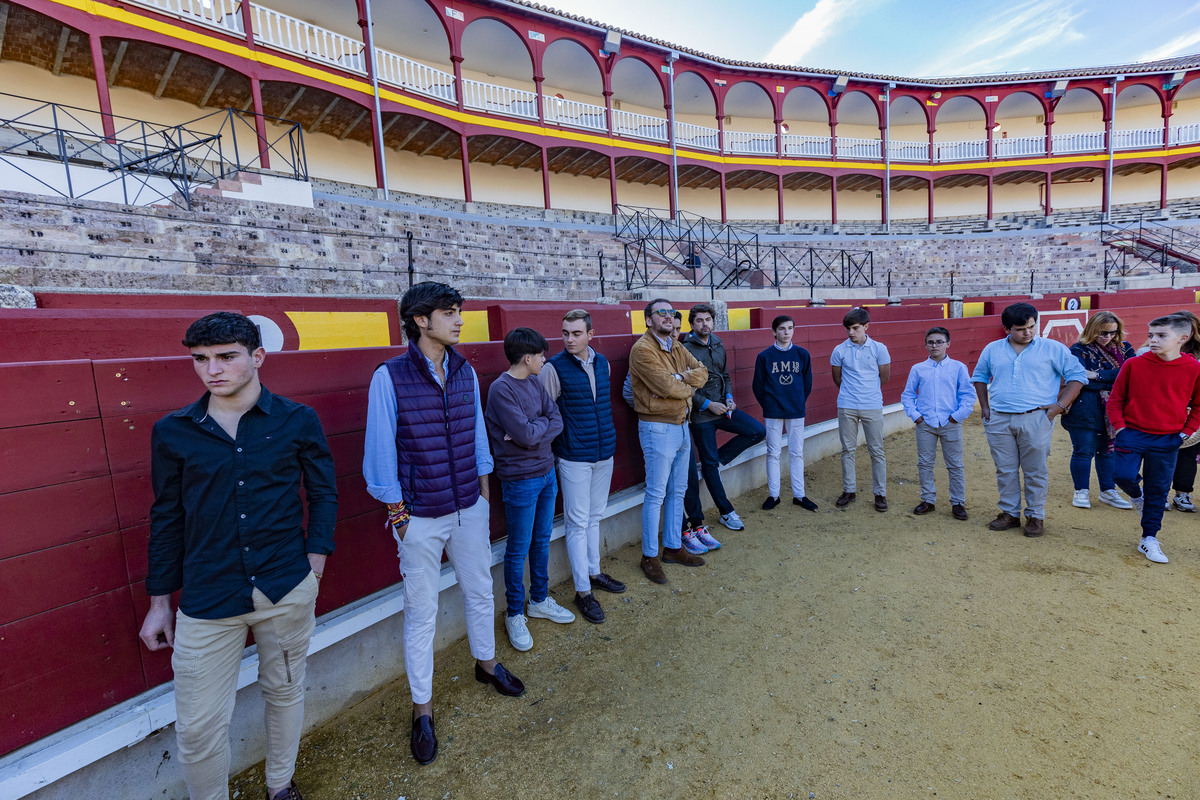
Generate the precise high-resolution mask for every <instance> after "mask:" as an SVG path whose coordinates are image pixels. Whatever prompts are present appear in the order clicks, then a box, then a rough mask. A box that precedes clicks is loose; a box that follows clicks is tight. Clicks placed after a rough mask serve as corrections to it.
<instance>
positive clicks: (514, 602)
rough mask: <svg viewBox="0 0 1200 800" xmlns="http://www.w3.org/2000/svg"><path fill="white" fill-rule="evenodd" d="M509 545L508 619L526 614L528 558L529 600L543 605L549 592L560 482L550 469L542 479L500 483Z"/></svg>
mask: <svg viewBox="0 0 1200 800" xmlns="http://www.w3.org/2000/svg"><path fill="white" fill-rule="evenodd" d="M500 489H501V492H502V493H503V495H504V519H505V521H506V522H507V523H508V542H507V543H506V544H505V547H504V600H505V602H506V603H507V605H508V616H510V617H515V616H516V615H517V614H524V613H525V559H526V558H528V559H529V600H530V602H533V603H540V602H542V601H543V600H545V599H546V595H547V594H548V593H549V591H550V578H549V573H548V572H547V567H546V565H547V562H548V561H549V560H550V533H551V531H552V530H553V529H554V499H555V498H556V497H558V483H557V481H556V475H555V472H554V468H553V467H551V468H550V471H549V472H547V473H546V474H545V475H543V476H542V477H540V478H524V479H522V480H519V481H500Z"/></svg>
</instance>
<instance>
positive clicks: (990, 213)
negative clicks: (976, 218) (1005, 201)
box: [987, 175, 993, 222]
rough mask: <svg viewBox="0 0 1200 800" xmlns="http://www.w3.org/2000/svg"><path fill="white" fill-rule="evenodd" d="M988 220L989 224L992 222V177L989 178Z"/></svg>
mask: <svg viewBox="0 0 1200 800" xmlns="http://www.w3.org/2000/svg"><path fill="white" fill-rule="evenodd" d="M987 179H988V182H987V218H988V222H991V221H992V180H993V178H992V176H991V175H988V176H987Z"/></svg>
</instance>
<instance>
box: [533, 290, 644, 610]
mask: <svg viewBox="0 0 1200 800" xmlns="http://www.w3.org/2000/svg"><path fill="white" fill-rule="evenodd" d="M594 334H595V331H594V330H592V315H591V314H589V313H587V312H586V311H584V310H583V309H582V308H577V309H575V310H573V311H568V312H567V313H566V316H564V317H563V321H562V339H563V351H562V352H561V353H559V354H558V355H556V356H553V357H552V358H551V359H550V360H549V361H547V362H546V365H545V366H543V367H542V374H541V376H540V377H541V381H542V388H543V389H545V390H546V393H547V394H548V395H550V399H551V400H554V401H555V402H556V403H558V410H559V413H560V414H561V415H562V420H563V431H562V433H561V434H560V435H559V436H558V438H556V439H555V440H554V443H553V445H552V447H553V449H554V457H555V464H556V466H557V469H558V480H559V483H560V484H561V485H562V499H563V518H564V521H565V523H566V541H567V558H568V560H569V561H570V562H571V578H572V579H573V580H574V582H575V605H576V606H577V607H578V608H579V613H581V614H583V618H584V619H586V620H587V621H588V622H594V623H601V622H604V609H602V608H601V607H600V601H598V600H597V599H596V597H595V595H594V594H593V593H592V590H593V589H602V590H604V591H606V592H613V593H614V594H620V593H621V592H623V591H625V584H623V583H621V582H620V581H619V580H616V579H615V578H613V577H612V576H611V575H606V574H605V573H603V572H601V571H600V519H601V518H602V517H603V516H604V511H605V509H606V508H608V489H609V486H610V484H611V483H612V474H613V454H614V453H615V452H616V450H617V431H616V428H615V427H614V426H613V420H612V394H611V390H610V388H609V369H608V359H606V358H605V357H604V356H602V355H601V354H600V353H597V352H596V351H595V350H593V349H592V347H591V341H592V336H593V335H594Z"/></svg>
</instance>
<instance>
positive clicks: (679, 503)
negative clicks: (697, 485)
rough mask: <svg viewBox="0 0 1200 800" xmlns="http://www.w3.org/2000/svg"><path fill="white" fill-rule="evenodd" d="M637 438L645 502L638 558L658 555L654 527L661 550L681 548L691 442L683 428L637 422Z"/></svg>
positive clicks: (685, 429)
mask: <svg viewBox="0 0 1200 800" xmlns="http://www.w3.org/2000/svg"><path fill="white" fill-rule="evenodd" d="M638 438H639V439H640V440H641V442H642V454H643V456H645V459H646V499H645V500H644V501H643V502H642V555H645V556H657V555H658V526H659V523H660V522H661V523H662V539H663V547H665V548H667V549H668V550H678V549H679V548H680V547H682V546H683V535H682V530H681V528H682V525H683V495H684V492H686V491H687V473H688V466H687V462H688V459H689V458H691V455H692V440H691V438H690V437H689V436H688V430H687V425H682V424H681V425H672V424H670V423H668V422H644V421H642V420H638Z"/></svg>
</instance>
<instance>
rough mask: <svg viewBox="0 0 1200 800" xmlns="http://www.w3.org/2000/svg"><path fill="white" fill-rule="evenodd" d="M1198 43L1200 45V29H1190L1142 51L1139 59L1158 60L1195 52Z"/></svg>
mask: <svg viewBox="0 0 1200 800" xmlns="http://www.w3.org/2000/svg"><path fill="white" fill-rule="evenodd" d="M1197 45H1200V30H1195V31H1189V32H1188V33H1184V34H1181V35H1179V36H1176V37H1175V38H1174V39H1172V40H1171V41H1169V42H1167V43H1166V44H1163V45H1160V46H1159V47H1156V48H1154V49H1153V50H1148V51H1147V52H1145V53H1142V54H1141V55H1140V56H1138V57H1137V60H1138V61H1158V60H1159V59H1160V58H1170V57H1171V56H1179V55H1184V54H1189V53H1194V52H1196V46H1197Z"/></svg>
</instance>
